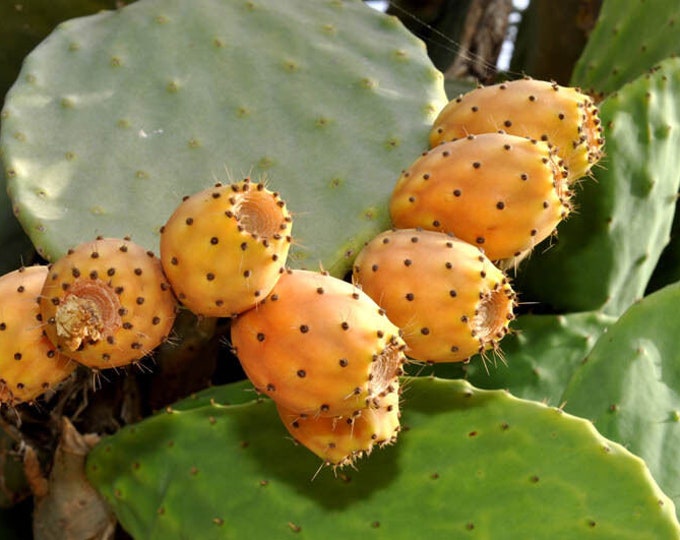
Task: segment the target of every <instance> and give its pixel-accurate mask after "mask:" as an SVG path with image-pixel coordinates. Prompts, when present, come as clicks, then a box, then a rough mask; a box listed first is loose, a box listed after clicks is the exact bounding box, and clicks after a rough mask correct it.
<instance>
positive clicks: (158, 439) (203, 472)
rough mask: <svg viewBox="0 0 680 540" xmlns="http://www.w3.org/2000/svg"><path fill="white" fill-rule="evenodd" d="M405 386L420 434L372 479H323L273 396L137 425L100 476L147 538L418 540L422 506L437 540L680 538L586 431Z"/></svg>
mask: <svg viewBox="0 0 680 540" xmlns="http://www.w3.org/2000/svg"><path fill="white" fill-rule="evenodd" d="M404 384H405V394H404V402H405V405H404V413H403V416H402V424H403V425H404V426H406V428H408V429H405V430H404V431H402V433H401V435H400V440H399V443H398V444H397V445H395V446H391V447H387V448H384V449H378V450H375V451H374V452H373V453H372V454H371V455H370V457H369V458H368V459H367V460H366V461H363V462H361V463H360V464H359V466H358V469H357V470H354V469H352V470H343V471H340V472H338V474H336V475H334V474H333V473H332V471H330V470H321V471H320V472H318V474H317V475H316V477H315V479H314V481H310V479H311V478H312V477H313V476H314V475H315V473H317V469H318V468H319V466H320V462H319V458H317V457H315V456H313V455H312V454H311V453H310V452H308V451H306V450H305V449H303V448H300V447H297V446H295V445H294V444H292V443H291V442H290V440H288V438H287V432H286V430H285V428H284V427H283V425H282V424H281V422H280V420H279V418H278V416H277V414H276V411H275V407H274V403H273V402H271V401H270V400H264V401H255V402H249V403H245V404H241V405H232V406H222V405H219V404H213V405H207V406H202V407H197V408H191V409H188V410H184V411H181V412H180V411H173V410H168V411H166V412H164V413H160V414H158V415H156V416H154V417H151V418H150V419H148V420H145V421H144V422H141V423H139V424H137V425H134V426H129V427H127V428H124V429H123V430H121V431H120V432H119V433H117V434H116V435H113V436H111V437H109V438H108V439H104V440H103V441H102V443H100V444H99V445H98V446H97V447H96V448H95V449H94V450H93V452H92V453H91V454H90V456H89V459H88V463H87V472H88V476H89V478H90V480H91V481H92V482H93V483H94V485H95V486H96V487H97V488H98V489H99V490H101V492H102V493H103V494H104V496H105V497H106V499H107V500H108V501H109V502H110V503H111V504H112V505H113V507H114V509H115V511H116V514H117V515H118V517H119V519H120V520H121V523H122V525H123V526H124V528H125V529H126V530H127V531H128V532H130V533H131V534H132V535H133V536H134V537H136V538H149V539H154V538H181V537H183V536H191V537H200V538H229V537H233V536H236V537H243V536H248V537H256V538H285V537H287V535H290V534H291V533H292V532H299V533H302V534H304V535H305V536H306V535H309V536H310V537H312V538H320V537H327V536H328V535H329V534H332V535H333V537H338V538H339V537H345V538H346V537H350V536H357V535H361V536H366V537H381V538H382V537H390V538H412V537H413V523H412V519H411V518H410V517H408V516H409V515H411V514H412V513H413V511H414V501H417V511H418V532H419V534H422V535H428V534H429V535H435V536H436V535H442V534H444V535H446V536H448V537H454V538H456V537H463V536H464V535H466V534H474V535H476V536H480V537H484V538H522V537H525V538H526V537H530V538H535V539H544V538H546V539H547V538H554V537H555V531H556V530H559V531H560V534H563V535H564V536H565V537H566V538H582V537H585V536H588V535H596V536H597V537H598V538H611V539H617V540H619V539H630V540H633V539H634V540H640V539H646V538H648V539H649V540H656V539H659V538H676V537H677V535H678V534H680V527H679V525H678V522H677V521H676V518H675V514H674V507H673V503H672V501H671V500H670V499H668V498H667V497H666V496H665V495H664V494H663V493H662V492H661V491H660V490H659V488H658V487H657V486H656V484H655V483H654V481H653V480H652V478H651V476H650V474H649V471H648V470H647V468H646V467H645V465H644V463H643V462H642V461H641V460H640V459H639V458H637V457H635V456H633V455H632V454H630V453H629V452H628V451H627V450H626V449H624V448H623V447H622V446H619V445H618V444H616V443H613V442H611V441H608V440H606V439H604V438H603V437H602V436H600V435H599V434H598V433H597V432H596V431H595V430H594V429H593V427H592V425H591V424H590V423H589V422H587V421H586V420H582V419H578V418H576V417H573V416H570V415H568V414H566V413H563V412H561V411H560V410H559V409H555V408H551V407H547V406H544V405H541V404H539V403H535V402H530V401H523V400H520V399H517V398H514V397H512V396H510V395H509V394H507V393H506V392H503V391H484V390H478V389H476V388H474V387H472V386H470V385H469V384H467V383H465V382H463V381H443V380H438V379H407V380H405V381H404ZM199 440H200V441H201V444H196V441H199ZM214 448H220V449H221V450H220V451H219V452H215V451H214ZM444 449H445V451H444ZM152 450H153V451H152ZM158 478H163V481H162V482H159V481H158ZM216 478H224V479H225V481H215V479H216ZM227 479H228V480H227ZM188 494H190V496H188ZM234 494H238V496H234ZM614 495H615V496H614ZM546 500H550V504H549V505H546V504H545V501H546ZM255 501H257V502H255ZM442 501H451V504H447V506H446V519H445V520H442V506H441V505H442ZM539 507H540V508H541V511H540V512H536V511H535V509H536V508H539ZM263 508H266V511H263V510H262V509H263ZM339 512H340V513H341V514H342V519H338V513H339ZM508 516H513V519H508Z"/></svg>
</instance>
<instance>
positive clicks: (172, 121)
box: [0, 0, 446, 275]
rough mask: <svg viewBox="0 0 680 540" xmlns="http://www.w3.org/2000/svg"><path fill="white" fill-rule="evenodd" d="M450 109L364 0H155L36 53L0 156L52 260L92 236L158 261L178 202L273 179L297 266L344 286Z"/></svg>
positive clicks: (95, 19) (107, 16) (90, 21)
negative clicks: (225, 185)
mask: <svg viewBox="0 0 680 540" xmlns="http://www.w3.org/2000/svg"><path fill="white" fill-rule="evenodd" d="M253 36H257V39H253ZM445 101H446V97H445V95H444V90H443V83H442V75H441V73H439V72H438V71H437V70H435V69H434V67H433V66H432V64H431V62H430V61H429V59H428V58H427V55H426V51H425V47H424V46H423V44H422V42H420V41H419V40H418V39H416V38H415V37H414V36H413V35H412V34H410V33H409V32H408V31H406V29H405V28H404V27H403V26H402V25H401V23H399V21H398V20H397V19H396V18H394V17H387V16H385V15H384V14H382V13H378V12H376V11H374V10H372V9H370V8H368V7H367V6H365V5H364V4H363V2H360V1H359V0H323V1H316V2H308V1H306V0H285V1H283V0H254V1H247V2H245V1H244V2H226V1H221V0H197V1H194V2H190V3H187V2H185V1H182V0H140V1H139V2H136V3H134V4H131V5H129V6H127V7H125V8H122V9H120V10H117V11H115V12H104V13H100V14H98V15H94V16H91V17H87V18H81V19H75V20H71V21H68V22H66V23H64V24H62V25H60V26H59V28H58V29H57V30H56V31H55V32H54V33H53V34H52V35H51V36H50V38H49V39H48V40H46V41H44V42H43V43H42V44H41V45H40V46H39V47H38V48H37V49H36V50H34V52H33V53H31V54H30V55H29V56H28V57H27V59H26V62H25V63H24V67H23V70H22V73H21V75H20V77H19V80H18V82H17V83H16V84H15V86H14V87H13V88H12V89H11V91H10V92H9V94H8V99H7V102H6V104H5V107H4V110H3V122H2V134H1V135H0V146H1V148H2V152H3V155H4V161H5V167H6V172H7V176H8V179H9V192H10V195H11V197H12V199H13V201H14V202H15V205H16V207H17V209H18V218H19V220H20V221H21V222H22V224H23V226H24V228H25V229H26V231H27V232H28V234H29V236H30V237H31V239H32V240H33V242H34V244H35V245H36V246H37V248H38V249H39V251H40V252H41V253H42V254H43V255H45V256H46V257H48V258H55V257H57V256H59V255H62V254H63V253H64V251H65V250H66V249H67V248H68V247H70V246H71V245H74V244H76V243H78V242H79V241H84V240H87V239H88V238H89V237H92V236H93V235H95V234H103V235H106V236H118V237H121V236H125V235H131V236H133V237H134V238H135V240H136V241H137V242H139V243H140V244H141V245H143V246H145V247H146V248H147V249H152V250H154V251H157V246H158V242H159V229H160V227H161V226H162V225H163V223H165V221H166V220H167V218H168V217H169V216H170V214H171V213H172V210H173V209H174V208H175V206H176V205H177V203H178V198H179V197H181V196H182V195H187V194H190V193H194V192H196V191H199V190H200V189H203V188H206V187H208V186H209V185H211V184H212V183H214V181H215V178H218V179H221V180H224V179H229V177H232V178H241V177H242V176H245V175H248V174H253V175H254V176H260V175H262V174H266V176H267V177H268V178H269V183H268V185H270V186H271V187H272V189H274V190H276V191H280V192H281V196H282V198H283V199H284V200H286V201H287V202H288V203H289V206H290V207H291V209H292V211H293V212H297V213H298V214H297V216H296V236H297V244H296V246H295V247H294V249H293V250H292V251H293V253H292V254H291V256H292V259H293V260H294V261H295V264H296V265H297V266H308V267H311V268H313V269H318V267H319V264H320V263H321V264H322V265H323V267H324V268H325V269H326V270H327V271H330V272H332V273H333V274H336V275H342V274H344V272H345V270H347V269H348V268H349V266H350V265H351V258H350V257H351V255H352V253H353V252H354V250H356V248H357V247H358V246H360V245H361V243H362V242H363V241H365V240H367V239H368V238H370V237H371V236H373V235H375V234H377V233H378V232H380V231H381V230H383V229H384V228H386V226H387V224H388V222H389V216H388V215H387V209H386V204H385V202H386V200H387V198H388V197H389V192H390V190H391V186H392V179H393V178H395V177H396V176H398V174H399V171H400V170H401V169H402V168H403V167H404V166H406V165H407V164H408V162H409V161H410V160H411V159H412V156H414V155H418V153H420V151H421V150H422V148H424V147H426V145H427V132H428V129H429V127H430V125H431V123H432V121H433V119H434V116H435V115H436V114H437V112H438V111H439V109H440V108H441V107H442V106H443V104H444V103H445ZM349 156H351V159H348V157H349Z"/></svg>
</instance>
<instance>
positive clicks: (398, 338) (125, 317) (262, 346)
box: [0, 79, 603, 466]
mask: <svg viewBox="0 0 680 540" xmlns="http://www.w3.org/2000/svg"><path fill="white" fill-rule="evenodd" d="M430 139H431V140H430V142H431V144H432V148H431V149H430V150H429V151H427V152H424V153H423V154H422V155H421V156H420V157H419V158H418V159H417V160H416V161H415V162H414V163H413V164H412V165H411V166H410V167H409V168H407V169H406V170H404V171H403V173H402V174H401V176H400V178H399V179H398V181H397V183H396V186H395V189H394V191H393V194H392V198H391V201H390V213H391V217H392V221H393V225H394V227H395V228H394V229H392V230H389V231H385V232H383V233H381V234H379V235H378V236H376V237H375V238H374V239H372V240H371V241H370V242H368V243H367V244H366V246H365V247H364V248H363V250H362V251H361V252H360V253H359V254H358V256H357V257H356V260H355V262H354V266H353V276H352V277H353V282H352V283H349V282H347V281H343V280H340V279H338V278H335V277H332V276H330V275H328V274H326V273H324V272H312V271H308V270H292V269H289V268H287V264H286V263H287V257H288V252H289V249H290V246H291V243H292V235H291V234H292V233H291V231H292V221H293V220H292V217H291V215H290V213H289V212H288V209H287V206H286V203H285V202H284V201H283V200H282V199H281V197H280V196H279V194H278V193H276V192H272V191H270V190H268V189H267V187H266V186H265V185H264V184H263V183H255V182H252V181H251V180H250V179H244V180H242V181H240V182H236V183H233V184H230V185H222V184H216V185H214V186H213V187H211V188H208V189H205V190H203V191H201V192H199V193H196V194H194V195H191V196H189V197H186V198H185V199H184V200H183V201H182V202H181V204H180V205H179V206H178V207H177V209H176V210H175V211H174V213H173V214H172V216H170V218H169V219H168V220H167V222H166V224H165V225H164V226H163V227H162V229H161V244H160V256H159V257H156V256H155V255H154V254H153V253H151V252H148V251H146V250H145V249H144V248H142V247H140V246H139V245H137V244H135V243H134V242H132V241H131V240H130V239H129V238H125V239H116V238H103V237H98V238H97V239H96V240H94V241H93V242H90V243H86V244H81V245H80V246H77V247H76V248H74V249H72V250H70V251H69V252H68V253H67V254H66V255H65V256H64V257H62V258H60V259H59V260H57V261H55V262H53V263H52V264H50V265H49V266H34V267H30V268H22V269H20V270H17V271H15V272H12V273H10V274H7V275H5V276H2V277H0V296H2V298H3V303H2V309H1V311H0V382H1V385H0V401H1V402H5V403H9V404H11V405H15V404H18V403H21V402H31V401H33V400H34V399H35V398H37V397H38V396H39V395H41V394H42V393H44V392H45V391H47V390H48V389H50V388H52V387H54V386H55V385H57V384H59V383H60V382H62V381H63V380H65V379H66V378H67V377H68V376H69V375H70V373H71V372H72V371H73V370H74V369H75V368H76V366H77V365H84V366H88V367H89V368H92V369H96V370H99V369H106V368H115V367H119V366H124V365H128V364H131V363H135V362H138V361H140V360H141V359H142V358H144V357H145V356H147V355H148V354H149V353H150V352H152V351H153V350H154V349H155V348H156V347H157V346H158V345H159V344H161V343H162V342H164V341H165V340H167V339H168V336H169V335H170V333H171V330H172V326H173V323H174V321H175V317H176V314H177V312H178V309H179V306H180V305H182V306H184V308H186V309H189V310H191V311H192V312H193V313H195V314H197V315H199V316H203V317H225V318H230V319H231V320H232V325H231V340H232V344H233V348H234V351H235V352H236V354H237V356H238V358H239V360H240V362H241V364H242V366H243V368H244V371H245V372H246V374H247V376H248V378H249V379H250V380H251V382H252V383H253V385H254V386H255V388H256V389H257V390H258V391H259V392H261V393H263V394H266V395H267V396H269V397H270V398H271V399H273V400H274V401H275V402H276V405H277V409H278V412H279V415H280V417H281V419H282V421H283V423H284V425H285V426H286V428H287V429H288V430H289V432H290V433H291V434H292V436H293V437H294V438H295V440H297V441H298V442H300V443H302V444H304V445H305V446H307V447H308V448H309V449H310V450H312V451H313V452H314V453H316V454H317V455H318V456H320V457H321V458H322V459H323V460H324V463H327V464H332V465H334V466H342V465H347V464H352V463H353V462H354V461H355V460H356V459H357V458H358V457H360V456H362V455H364V454H368V453H370V452H371V450H372V449H373V448H374V447H375V446H382V445H385V444H389V443H392V442H394V441H395V440H396V437H397V433H398V432H399V428H400V425H399V407H400V403H399V401H400V400H399V396H400V386H399V384H400V383H399V377H400V375H402V374H403V366H404V364H405V363H406V362H407V358H410V359H412V360H414V361H420V362H459V361H465V360H467V359H469V358H470V357H471V356H472V355H474V354H477V353H482V354H484V353H485V351H488V350H493V351H497V350H498V348H499V343H500V341H501V339H502V338H503V337H504V336H505V335H506V334H507V333H508V332H509V323H510V321H511V320H512V319H513V317H514V315H513V310H514V307H515V303H516V295H515V292H514V291H513V289H512V287H511V284H510V280H509V278H508V277H507V276H506V274H505V273H504V270H503V268H507V267H510V266H512V265H516V264H517V262H518V260H519V259H520V258H521V257H523V256H526V255H527V254H528V253H529V252H530V251H531V250H532V249H533V248H534V247H535V246H536V245H537V244H538V243H539V242H541V241H543V240H544V239H546V238H548V237H549V236H551V235H553V234H555V228H556V226H557V224H558V223H559V222H560V221H561V220H562V219H564V218H565V217H566V216H567V215H568V214H569V213H570V211H571V209H572V203H571V201H570V199H571V190H572V187H573V185H574V183H575V182H576V181H577V180H578V179H579V178H581V177H582V176H583V175H586V174H588V172H589V170H590V168H591V167H592V166H593V165H594V164H595V163H596V162H597V161H598V159H599V158H600V156H601V147H602V143H603V141H602V135H601V130H600V126H599V120H598V118H597V110H596V108H595V105H594V104H593V102H592V101H591V100H590V99H589V98H588V97H587V96H585V95H584V94H582V93H581V92H579V91H578V90H576V89H572V88H564V87H560V86H558V85H556V84H554V83H547V82H542V81H534V80H530V79H524V80H519V81H513V82H508V83H503V84H499V85H495V86H490V87H485V88H479V89H477V90H474V91H471V92H470V93H468V94H466V95H464V96H462V97H460V98H458V99H456V100H453V101H452V102H450V103H449V105H448V106H446V107H445V108H444V109H443V110H442V111H441V113H440V115H439V117H438V118H437V120H436V121H435V124H434V126H433V128H432V132H431V138H430Z"/></svg>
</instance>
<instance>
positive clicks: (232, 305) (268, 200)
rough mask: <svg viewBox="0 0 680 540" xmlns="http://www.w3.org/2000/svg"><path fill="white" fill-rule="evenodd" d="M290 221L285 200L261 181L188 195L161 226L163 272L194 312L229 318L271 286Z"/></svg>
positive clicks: (288, 240) (278, 271) (284, 252)
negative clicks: (163, 225)
mask: <svg viewBox="0 0 680 540" xmlns="http://www.w3.org/2000/svg"><path fill="white" fill-rule="evenodd" d="M291 226H292V219H291V217H290V214H289V213H288V210H287V208H286V204H285V203H284V201H283V200H281V198H280V197H279V194H278V193H275V192H271V191H269V190H268V189H266V188H265V186H264V184H262V183H251V181H250V179H248V178H246V179H245V180H242V181H241V182H237V183H234V184H231V185H221V184H216V185H215V186H214V187H211V188H209V189H206V190H203V191H200V192H199V193H196V194H195V195H192V196H191V197H187V198H185V199H184V201H183V202H182V204H180V205H179V207H178V208H177V209H176V210H175V212H174V213H173V215H172V216H171V217H170V219H169V220H168V222H167V223H166V224H165V227H163V229H162V230H161V232H162V234H161V261H162V263H163V269H164V270H165V274H166V275H167V276H168V280H169V281H170V283H171V284H172V287H173V289H174V290H175V293H176V294H177V297H178V298H179V300H180V301H181V302H182V303H183V304H184V305H185V306H187V307H188V308H189V309H190V310H191V311H193V312H194V313H196V314H198V315H205V316H211V317H231V316H233V315H236V314H238V313H241V312H243V311H246V310H247V309H250V308H252V307H253V306H255V304H257V303H258V302H259V301H261V300H262V299H264V298H265V296H267V295H268V294H269V292H270V291H271V289H272V288H273V287H274V284H275V283H276V281H277V280H278V279H279V276H280V275H281V273H282V272H283V269H284V266H285V264H286V257H287V256H288V250H289V248H290V245H291V236H290V232H291Z"/></svg>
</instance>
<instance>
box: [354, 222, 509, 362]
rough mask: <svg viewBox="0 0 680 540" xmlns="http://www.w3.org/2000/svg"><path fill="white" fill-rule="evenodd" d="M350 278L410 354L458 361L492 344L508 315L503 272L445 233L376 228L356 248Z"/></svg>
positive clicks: (494, 346)
mask: <svg viewBox="0 0 680 540" xmlns="http://www.w3.org/2000/svg"><path fill="white" fill-rule="evenodd" d="M353 277H354V281H355V283H356V284H357V285H358V286H359V287H361V289H362V290H363V291H364V292H365V293H366V294H368V295H369V296H370V297H371V298H374V299H375V300H376V301H377V302H378V303H379V304H380V306H381V307H382V308H384V309H385V311H386V312H387V316H388V317H389V318H390V320H392V321H393V322H394V323H395V324H396V325H398V326H399V327H400V328H401V330H402V336H403V338H404V341H405V342H406V345H407V349H406V354H407V355H408V356H410V357H411V358H413V359H415V360H420V361H423V362H459V361H463V360H466V359H468V358H469V357H470V356H472V355H474V354H476V353H480V352H484V351H485V350H487V349H494V350H495V349H497V348H498V346H499V342H500V340H501V339H502V338H503V337H504V336H505V335H506V334H507V333H508V325H509V323H510V321H511V320H512V319H513V308H514V305H515V293H514V291H513V290H512V287H511V286H510V283H509V280H508V278H507V277H506V276H505V274H504V273H503V272H502V271H501V270H499V269H498V268H497V267H496V266H494V265H493V264H492V262H491V261H490V260H489V259H488V258H487V257H486V256H485V255H484V254H483V252H482V251H481V250H480V249H479V248H477V247H475V246H473V245H470V244H468V243H467V242H463V241H462V240H459V239H457V238H454V237H453V236H451V235H448V234H444V233H439V232H433V231H423V230H415V229H396V230H392V231H386V232H383V233H381V234H379V235H378V236H376V237H375V238H373V239H372V240H371V241H370V242H368V243H367V244H366V246H365V247H364V248H363V249H362V250H361V251H360V252H359V254H358V255H357V258H356V260H355V262H354V270H353Z"/></svg>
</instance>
